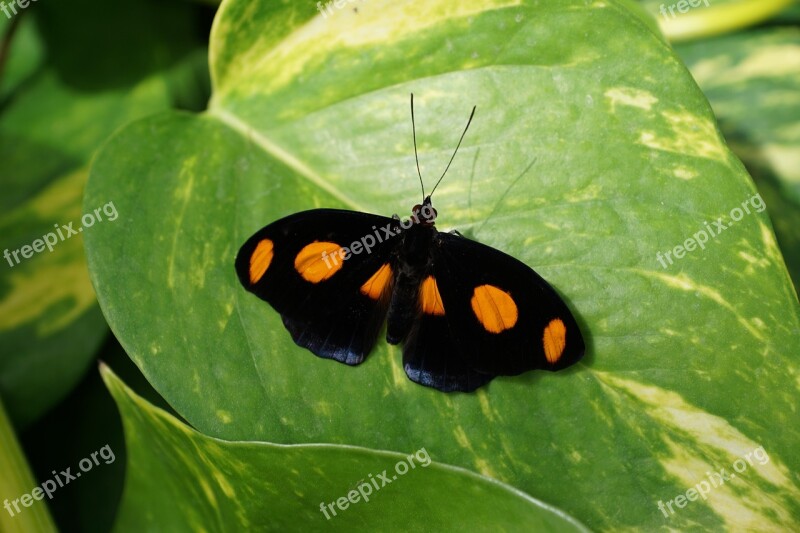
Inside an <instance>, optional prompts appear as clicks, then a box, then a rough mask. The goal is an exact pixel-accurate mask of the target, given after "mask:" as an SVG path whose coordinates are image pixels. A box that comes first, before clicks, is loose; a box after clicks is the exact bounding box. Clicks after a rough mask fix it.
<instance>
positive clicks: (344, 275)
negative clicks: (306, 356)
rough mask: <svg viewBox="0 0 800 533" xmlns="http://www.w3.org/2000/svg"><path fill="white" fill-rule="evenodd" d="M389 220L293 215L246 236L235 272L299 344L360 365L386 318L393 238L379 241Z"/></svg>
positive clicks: (339, 213) (332, 213) (333, 213)
mask: <svg viewBox="0 0 800 533" xmlns="http://www.w3.org/2000/svg"><path fill="white" fill-rule="evenodd" d="M393 222H394V221H393V220H392V219H390V218H386V217H382V216H378V215H372V214H367V213H359V212H354V211H344V210H337V209H313V210H310V211H303V212H300V213H296V214H294V215H290V216H288V217H285V218H283V219H280V220H278V221H276V222H273V223H272V224H270V225H268V226H266V227H264V228H262V229H261V230H259V231H258V232H256V233H255V234H254V235H253V236H252V237H250V239H248V240H247V242H245V244H244V245H243V246H242V247H241V249H240V250H239V253H238V255H237V257H236V272H237V274H238V276H239V280H240V281H241V283H242V285H243V286H244V287H245V288H246V289H247V290H248V291H250V292H252V293H254V294H256V295H257V296H258V297H260V298H261V299H263V300H266V301H267V302H268V303H269V304H270V305H272V307H274V308H275V310H276V311H278V312H279V313H280V314H281V316H282V318H283V322H284V325H285V326H286V328H287V329H288V330H289V332H290V333H291V334H292V338H293V339H294V341H295V342H296V343H297V344H298V345H299V346H302V347H304V348H308V349H309V350H311V351H312V352H313V353H315V354H316V355H318V356H320V357H324V358H329V359H335V360H337V361H340V362H342V363H347V364H351V365H354V364H358V363H360V362H361V361H363V359H364V357H365V356H366V354H368V353H369V351H370V350H371V349H372V347H373V345H374V344H375V341H376V339H377V335H378V333H379V331H380V329H381V326H382V324H383V321H384V318H385V316H386V309H387V306H388V299H389V295H390V292H391V287H392V283H393V280H394V273H393V272H392V267H391V264H390V263H391V261H390V260H391V256H392V250H393V248H394V247H395V246H396V245H397V239H394V240H392V239H391V238H387V239H384V238H383V236H384V235H385V233H384V232H383V231H384V228H390V227H391V226H392V224H393ZM355 243H358V244H355ZM345 247H346V248H348V249H349V252H348V253H345V251H344V250H342V248H345ZM367 248H369V250H367ZM353 252H356V253H353Z"/></svg>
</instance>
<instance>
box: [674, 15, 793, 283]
mask: <svg viewBox="0 0 800 533" xmlns="http://www.w3.org/2000/svg"><path fill="white" fill-rule="evenodd" d="M677 50H678V52H679V53H680V55H681V57H682V58H683V59H684V61H685V62H686V64H687V65H688V67H689V69H690V70H691V72H692V74H693V75H694V77H695V79H696V80H697V83H698V84H699V85H700V87H701V88H702V89H703V92H704V93H705V94H706V96H707V97H708V99H709V100H710V101H711V105H712V107H713V108H714V112H715V113H716V115H717V117H718V118H719V121H720V125H721V127H722V131H723V133H724V135H725V138H726V139H727V140H728V143H729V144H730V145H731V148H732V149H733V151H734V152H735V153H736V154H737V155H738V156H739V157H740V158H742V160H743V161H744V162H745V164H746V165H747V166H748V168H749V169H750V171H751V172H752V174H753V176H754V177H755V178H756V183H757V185H758V189H759V191H761V194H762V195H763V196H764V199H765V200H766V201H767V204H768V205H769V212H770V215H771V217H772V220H773V223H774V224H775V232H776V234H777V237H778V243H779V244H780V247H781V250H782V251H783V254H784V256H785V257H786V262H787V264H788V265H789V272H790V273H791V274H792V277H793V279H794V282H795V287H800V30H798V28H770V29H764V30H755V31H751V32H745V33H739V34H735V35H730V36H725V37H720V38H717V39H712V40H709V41H704V42H699V43H692V44H687V45H683V46H681V47H678V49H677Z"/></svg>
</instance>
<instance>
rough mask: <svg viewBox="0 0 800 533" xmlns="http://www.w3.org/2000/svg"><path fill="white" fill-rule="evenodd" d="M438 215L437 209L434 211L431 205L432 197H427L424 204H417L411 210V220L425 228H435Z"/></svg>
mask: <svg viewBox="0 0 800 533" xmlns="http://www.w3.org/2000/svg"><path fill="white" fill-rule="evenodd" d="M436 215H437V213H436V209H434V208H433V205H432V204H431V197H430V196H426V197H425V199H424V200H423V201H422V204H417V205H415V206H414V207H413V208H412V209H411V218H413V219H414V220H415V221H416V223H417V224H422V225H423V226H433V225H434V223H435V220H436Z"/></svg>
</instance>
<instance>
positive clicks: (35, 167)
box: [0, 0, 202, 427]
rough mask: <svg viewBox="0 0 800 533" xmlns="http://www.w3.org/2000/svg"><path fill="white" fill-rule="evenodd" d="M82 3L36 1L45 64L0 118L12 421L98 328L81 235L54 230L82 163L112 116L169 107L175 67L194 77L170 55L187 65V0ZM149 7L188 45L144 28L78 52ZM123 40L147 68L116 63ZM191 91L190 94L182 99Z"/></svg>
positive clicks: (94, 341) (83, 172)
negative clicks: (55, 23) (74, 60)
mask: <svg viewBox="0 0 800 533" xmlns="http://www.w3.org/2000/svg"><path fill="white" fill-rule="evenodd" d="M87 1H89V0H81V1H80V2H79V3H77V4H70V5H66V7H63V8H62V7H58V6H61V5H64V4H58V3H49V4H47V5H45V3H41V4H37V5H36V14H37V16H39V18H40V21H39V22H40V25H41V26H43V27H44V28H45V29H44V30H42V35H41V36H39V38H40V39H41V41H43V42H46V43H50V50H49V52H50V56H49V57H48V61H49V62H48V64H47V66H46V67H43V68H41V69H39V70H37V72H36V74H34V75H32V76H30V78H28V79H27V81H26V83H25V85H24V86H21V88H19V89H18V91H17V92H16V93H14V95H13V98H11V99H10V100H9V103H8V105H7V106H5V107H4V108H3V110H2V115H0V161H3V165H2V166H1V167H0V180H2V182H3V195H2V197H0V209H1V210H2V214H0V253H3V254H4V257H3V258H2V260H1V261H2V266H0V344H2V346H3V352H2V354H1V355H0V395H2V397H3V399H4V401H5V402H6V406H7V408H8V411H9V415H10V416H11V418H12V419H13V420H14V422H15V424H16V425H17V426H18V427H24V426H26V425H27V424H29V423H30V422H31V421H33V420H35V419H36V418H38V417H39V416H41V414H42V413H44V412H45V411H46V410H47V409H49V408H50V407H52V406H53V405H55V404H56V403H57V402H58V401H59V399H61V398H63V397H64V395H65V394H66V393H67V392H68V391H69V390H71V389H72V387H74V386H75V384H76V383H77V382H78V380H79V379H80V378H81V376H82V375H83V374H84V372H85V371H86V369H87V368H88V365H89V364H90V362H91V360H92V359H93V358H94V356H95V354H96V351H97V348H98V347H99V344H100V342H101V341H102V340H103V338H104V337H105V336H106V335H107V334H108V329H107V327H106V325H105V320H104V319H103V316H102V314H101V312H100V310H99V307H98V306H97V304H96V301H95V297H94V291H93V290H92V287H91V282H90V281H89V275H88V271H87V269H86V262H85V256H84V252H83V242H82V235H83V234H82V233H81V234H80V235H76V236H71V237H69V233H68V232H67V231H66V230H65V229H62V227H63V226H67V225H69V224H73V228H74V229H75V230H77V229H78V228H80V227H81V216H82V215H83V211H82V206H81V201H82V196H83V187H84V184H85V182H86V178H87V176H88V162H89V160H90V158H91V156H92V154H93V153H94V151H95V149H96V148H97V147H98V146H99V145H100V143H102V142H103V141H104V140H105V139H106V138H107V137H108V136H109V135H110V134H111V133H112V132H113V131H114V130H115V129H117V128H118V127H120V126H121V125H123V124H125V123H127V122H129V121H131V120H134V119H136V118H139V117H142V116H144V115H148V114H150V113H152V112H154V111H159V110H164V109H169V108H170V107H171V106H172V102H173V99H179V98H180V97H181V95H180V94H175V92H174V91H173V89H176V88H177V89H180V88H183V87H185V86H187V85H188V84H187V83H185V82H182V81H181V78H182V76H187V77H189V76H191V77H195V76H196V73H193V74H191V73H190V72H189V71H190V69H187V68H186V67H183V66H182V65H181V64H180V63H177V64H176V61H178V60H181V59H182V58H184V57H186V61H187V62H189V63H192V64H196V59H194V58H193V57H192V56H191V54H188V53H187V54H184V53H183V49H184V48H186V47H187V46H190V45H191V46H193V47H194V49H195V50H197V49H198V48H199V49H201V50H202V47H200V46H198V44H197V41H196V39H195V37H194V35H193V33H192V31H190V29H191V28H187V27H186V25H185V24H184V23H183V22H181V21H183V19H184V18H186V15H187V14H189V13H191V11H189V9H190V6H185V7H184V8H182V9H179V10H178V11H177V12H175V10H174V9H172V10H167V11H166V12H160V14H159V15H155V14H154V13H153V12H152V11H150V10H149V9H148V6H147V5H143V4H140V3H139V2H136V1H131V0H125V1H120V2H115V3H114V5H115V6H116V8H114V7H102V6H110V5H111V4H110V3H108V2H102V1H99V0H91V2H94V3H91V2H90V3H87ZM95 7H97V8H98V9H99V10H98V11H95V10H94V9H93V8H95ZM150 7H152V6H150ZM114 9H117V10H119V11H120V12H121V13H122V15H124V16H117V17H106V20H105V21H103V20H97V19H95V18H94V17H95V16H97V14H98V13H100V14H108V12H109V11H111V12H113V11H114ZM51 10H53V11H54V12H55V15H57V16H59V17H60V18H59V24H60V26H59V28H60V30H59V31H58V32H55V33H56V35H58V36H60V37H63V39H62V40H61V41H59V42H58V43H57V44H56V43H53V42H52V41H53V35H52V34H51V30H52V28H50V26H49V24H48V22H47V21H48V20H50V19H49V17H51V16H53V13H52V12H51ZM137 12H138V14H137ZM26 16H27V15H26ZM156 16H157V17H160V18H161V19H162V22H161V24H162V25H167V26H169V22H170V20H172V21H173V22H175V23H176V24H175V26H174V27H168V28H162V32H163V33H165V35H168V36H169V39H168V42H169V43H173V42H174V41H176V40H179V39H183V40H184V41H186V43H188V44H185V45H184V46H183V47H182V48H181V47H174V48H175V50H174V52H162V51H161V48H162V47H163V46H164V45H163V43H161V42H159V41H158V39H157V38H156V36H155V35H154V34H153V30H150V31H149V32H148V33H146V35H144V36H140V37H139V38H138V39H137V40H134V41H131V42H128V41H122V40H118V39H115V40H113V42H109V43H106V45H105V46H103V47H101V49H100V50H99V51H97V53H95V55H94V60H93V61H86V59H85V54H84V51H85V50H87V49H96V48H97V47H96V45H93V46H89V45H87V43H86V42H84V39H89V40H91V39H95V38H96V35H97V34H98V33H103V34H106V33H108V34H111V35H114V34H115V30H116V29H118V28H119V26H120V24H122V25H123V26H124V27H125V28H127V27H128V26H129V25H131V24H133V23H134V21H137V20H139V21H140V22H141V25H142V26H145V25H146V24H145V23H146V22H147V21H149V20H150V19H151V18H153V17H156ZM126 17H127V18H126ZM70 21H72V22H70ZM78 27H81V28H84V30H83V32H78V33H80V36H76V35H75V28H78ZM65 28H66V29H65ZM92 28H94V29H92ZM101 28H102V29H101ZM94 30H97V31H94ZM52 31H54V30H52ZM64 32H67V33H66V34H65V33H64ZM70 32H71V33H70ZM91 35H94V37H92V36H91ZM19 36H20V34H18V35H17V37H19ZM144 37H146V38H147V39H149V40H146V39H145V38H144ZM162 40H166V39H162ZM17 42H18V41H16V40H15V41H14V44H15V45H16V44H17ZM37 42H38V41H37ZM19 44H20V45H23V46H24V45H25V44H26V43H25V42H20V43H19ZM132 45H136V47H137V54H140V55H141V56H143V57H146V58H150V60H151V63H150V65H149V66H150V67H151V68H150V69H147V68H144V64H145V63H146V62H145V61H144V59H143V60H142V61H141V62H139V63H137V64H136V65H129V67H130V68H128V69H120V68H119V57H120V56H121V55H122V54H123V53H124V51H125V50H127V49H128V48H129V47H131V46H132ZM53 48H58V52H57V53H56V52H54V51H53ZM173 54H177V55H173ZM66 56H68V57H78V58H80V61H79V62H78V64H72V65H70V68H72V69H74V70H70V76H65V75H63V74H64V73H63V71H62V70H63V69H62V65H61V64H60V63H59V61H61V60H62V58H63V57H66ZM137 57H138V56H137ZM81 65H83V66H84V68H83V69H81V68H80V67H81ZM103 66H105V67H106V68H107V69H108V70H111V71H122V70H124V71H125V76H123V78H124V79H123V80H121V81H125V82H128V84H127V85H125V84H119V83H118V84H114V83H110V84H109V86H100V85H101V84H100V83H99V82H97V83H94V82H93V80H96V79H97V78H103V70H102V69H103ZM158 69H160V70H158ZM154 70H155V73H152V71H154ZM131 73H133V74H135V76H141V77H140V78H136V77H135V76H133V77H132V75H131ZM71 76H72V77H78V78H81V80H82V81H83V82H84V84H83V85H76V84H75V83H73V81H72V80H71V79H70V77H71ZM103 79H106V80H109V79H110V78H103ZM117 81H120V80H117ZM201 86H202V85H201ZM192 99H194V100H196V99H197V98H196V97H195V96H190V97H189V100H192ZM109 202H113V198H108V199H106V200H104V201H103V202H102V203H100V204H97V205H89V206H88V209H89V212H90V213H91V212H92V211H93V210H94V209H97V208H102V207H103V206H104V205H106V204H108V203H109ZM107 223H113V222H107ZM59 230H61V234H60V235H59V234H58V231H59ZM46 234H52V236H51V237H49V238H50V239H51V241H53V240H54V239H55V240H56V241H57V242H56V244H55V245H54V246H53V247H52V251H50V249H49V248H45V249H44V251H42V252H40V253H35V254H34V253H32V252H31V250H28V251H27V252H26V255H28V257H27V258H26V257H24V255H22V254H23V247H24V246H31V245H32V244H33V243H34V242H35V241H37V240H40V239H43V237H44V236H45V235H46ZM6 251H7V255H5V254H6ZM15 252H16V254H17V255H16V257H15V256H14V253H15Z"/></svg>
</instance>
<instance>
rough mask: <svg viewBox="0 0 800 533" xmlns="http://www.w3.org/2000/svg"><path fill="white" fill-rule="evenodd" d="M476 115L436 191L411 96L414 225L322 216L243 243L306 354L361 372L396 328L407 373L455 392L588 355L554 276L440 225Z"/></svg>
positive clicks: (243, 270) (244, 256)
mask: <svg viewBox="0 0 800 533" xmlns="http://www.w3.org/2000/svg"><path fill="white" fill-rule="evenodd" d="M474 115H475V107H473V109H472V113H471V114H470V117H469V120H468V121H467V126H466V127H465V128H464V132H463V133H462V134H461V138H460V139H459V141H458V145H457V146H456V149H455V151H454V152H453V156H452V157H451V158H450V162H449V163H448V164H447V167H446V168H445V170H444V172H443V173H442V176H441V177H440V178H439V180H438V181H437V182H436V185H435V186H434V188H433V190H432V191H431V193H430V194H429V195H425V185H424V183H423V180H422V173H421V171H420V168H419V156H418V155H417V134H416V124H415V120H414V95H413V94H412V95H411V124H412V133H413V139H414V157H415V159H416V163H417V174H418V175H419V179H420V185H421V186H422V198H423V199H422V203H421V204H417V205H415V206H414V207H413V209H412V210H411V216H410V217H409V218H407V219H405V220H401V219H400V217H399V216H397V215H394V216H393V217H391V218H390V217H384V216H380V215H374V214H369V213H363V212H356V211H346V210H340V209H312V210H309V211H303V212H300V213H295V214H293V215H289V216H287V217H285V218H282V219H280V220H277V221H275V222H273V223H271V224H269V225H267V226H265V227H264V228H262V229H261V230H259V231H257V232H256V233H255V234H254V235H253V236H252V237H250V238H249V239H247V241H246V242H245V243H244V244H243V245H242V247H241V248H240V250H239V252H238V254H237V256H236V262H235V267H236V273H237V275H238V278H239V281H240V282H241V284H242V285H243V286H244V288H245V289H246V290H247V291H249V292H252V293H253V294H255V295H256V296H258V297H259V298H261V299H263V300H265V301H266V302H268V303H269V304H270V305H271V306H272V307H273V308H274V309H275V310H276V311H277V312H278V313H280V315H281V317H282V319H283V324H284V325H285V326H286V329H287V330H288V331H289V333H290V334H291V336H292V339H294V342H295V343H296V344H297V345H298V346H301V347H303V348H307V349H308V350H310V351H311V352H313V353H314V354H316V355H317V356H319V357H322V358H326V359H334V360H336V361H339V362H340V363H345V364H347V365H358V364H359V363H361V362H362V361H364V358H365V357H366V356H367V354H368V353H369V352H370V351H371V350H372V348H373V346H374V345H375V343H376V341H377V338H378V335H379V333H380V331H381V330H382V327H383V324H384V322H385V323H386V340H387V342H389V343H390V344H400V343H402V345H403V368H404V370H405V372H406V375H407V376H408V377H409V378H410V379H411V380H412V381H414V382H416V383H419V384H421V385H425V386H428V387H433V388H436V389H438V390H440V391H445V392H451V391H463V392H469V391H473V390H475V389H477V388H478V387H481V386H482V385H485V384H486V383H488V382H489V381H491V380H492V379H493V378H494V377H496V376H506V375H517V374H521V373H523V372H526V371H528V370H533V369H545V370H552V371H554V370H560V369H562V368H565V367H568V366H570V365H572V364H573V363H575V362H577V361H578V360H580V359H581V357H582V356H583V353H584V341H583V337H582V335H581V331H580V329H579V327H578V324H577V322H576V321H575V318H574V317H573V316H572V313H571V312H570V310H569V309H568V308H567V306H566V304H565V303H564V302H563V301H562V299H561V298H560V297H559V295H558V294H557V293H556V291H555V290H554V289H553V288H552V287H551V286H550V285H549V284H548V283H547V282H546V281H545V280H544V279H542V278H541V277H540V276H539V275H538V274H537V273H536V272H534V271H533V270H532V269H531V268H530V267H529V266H528V265H526V264H525V263H523V262H521V261H519V260H517V259H515V258H514V257H512V256H510V255H507V254H505V253H503V252H501V251H499V250H496V249H494V248H491V247H489V246H486V245H484V244H481V243H479V242H476V241H473V240H471V239H468V238H466V237H464V236H462V235H461V234H459V233H458V232H440V231H438V230H437V229H436V225H435V222H436V218H437V212H436V209H434V208H433V204H432V200H431V197H432V196H433V193H434V192H435V191H436V187H438V185H439V183H441V181H442V178H444V175H445V174H446V173H447V170H448V169H449V168H450V164H451V163H452V162H453V159H454V158H455V156H456V153H457V152H458V148H459V147H460V146H461V142H462V141H463V140H464V136H465V135H466V133H467V130H468V129H469V125H470V123H471V122H472V118H473V117H474Z"/></svg>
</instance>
